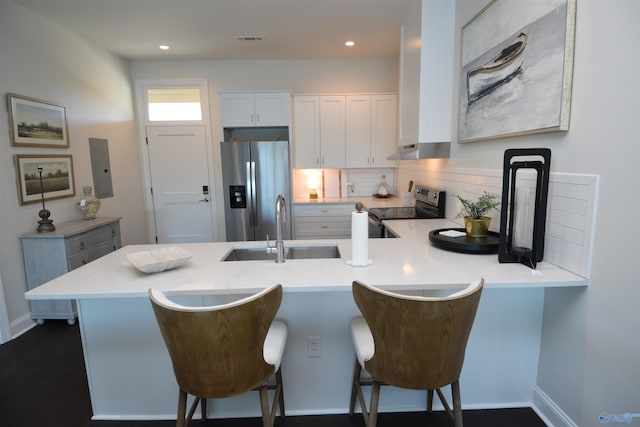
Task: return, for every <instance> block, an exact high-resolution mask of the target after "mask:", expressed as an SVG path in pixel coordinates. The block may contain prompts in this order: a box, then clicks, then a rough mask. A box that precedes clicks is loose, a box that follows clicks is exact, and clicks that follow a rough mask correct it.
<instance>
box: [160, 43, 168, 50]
mask: <svg viewBox="0 0 640 427" xmlns="http://www.w3.org/2000/svg"><path fill="white" fill-rule="evenodd" d="M158 47H159V48H160V49H162V50H169V49H170V48H169V46H167V45H166V44H161V45H160V46H158Z"/></svg>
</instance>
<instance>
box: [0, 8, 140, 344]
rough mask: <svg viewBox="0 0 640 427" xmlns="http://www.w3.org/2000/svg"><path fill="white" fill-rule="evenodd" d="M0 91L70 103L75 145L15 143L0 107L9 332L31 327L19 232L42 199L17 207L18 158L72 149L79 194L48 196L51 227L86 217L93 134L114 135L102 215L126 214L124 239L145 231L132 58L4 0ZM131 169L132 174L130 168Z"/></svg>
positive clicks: (2, 254) (0, 254)
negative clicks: (109, 192)
mask: <svg viewBox="0 0 640 427" xmlns="http://www.w3.org/2000/svg"><path fill="white" fill-rule="evenodd" d="M0 40H2V43H1V44H0V58H2V60H1V61H0V76H2V77H1V78H0V94H1V95H2V98H3V104H4V96H5V94H6V93H7V92H12V93H17V94H20V95H25V96H30V97H34V98H39V99H44V100H48V101H52V102H55V103H59V104H62V105H65V106H66V107H67V119H68V124H69V139H70V148H68V149H49V148H35V147H11V145H10V141H9V118H8V113H7V108H6V107H5V108H2V109H0V165H2V167H0V176H1V177H2V179H0V196H1V200H2V203H0V218H1V219H2V226H1V227H0V242H1V244H0V271H1V272H2V284H3V287H4V299H5V302H6V306H7V312H8V318H9V322H10V324H11V331H12V332H11V333H12V335H15V334H16V333H20V332H21V331H22V330H24V328H26V327H29V326H30V325H31V320H30V319H29V315H28V314H29V306H28V304H27V302H26V301H25V299H24V295H23V294H24V292H25V291H26V282H25V276H24V268H23V264H22V250H21V246H20V240H19V238H18V236H19V235H21V234H23V233H31V232H34V231H35V230H36V226H37V220H38V219H39V217H38V211H39V210H40V208H41V207H40V205H39V204H31V205H24V206H19V204H18V195H17V188H16V174H15V168H14V165H13V156H14V155H16V154H71V155H72V156H73V163H74V172H75V187H76V196H75V197H73V198H65V199H59V200H55V201H50V202H47V204H46V205H47V209H49V210H50V211H51V218H52V219H53V220H54V225H55V224H57V223H61V222H64V221H69V220H73V219H81V218H82V214H81V212H80V210H79V209H78V207H77V206H76V203H77V201H78V200H79V199H80V197H81V195H82V186H84V185H92V182H93V178H92V175H91V163H90V158H89V142H88V140H89V138H90V137H95V138H105V139H108V140H109V152H110V158H111V167H112V176H113V186H114V197H112V198H107V199H103V200H102V208H101V209H100V212H99V215H100V216H122V217H123V220H122V223H121V229H122V236H123V242H124V244H131V243H140V242H144V241H145V240H146V236H145V235H144V230H145V227H144V211H143V205H142V202H141V200H142V185H141V176H140V174H138V173H137V172H136V171H138V170H139V153H138V145H137V142H136V132H135V122H134V114H133V102H132V96H131V82H130V77H129V63H128V61H124V60H122V59H121V58H119V57H117V56H114V55H112V54H110V53H108V52H107V51H105V50H104V49H102V48H99V47H97V46H95V45H92V44H91V43H89V42H88V41H87V40H85V39H83V38H81V37H78V36H77V35H75V34H73V33H71V32H69V31H68V30H66V29H65V28H62V27H60V26H59V25H56V24H54V23H52V22H51V21H49V20H47V19H44V18H42V17H41V16H39V15H37V14H34V13H33V12H30V11H28V10H26V9H25V8H23V7H22V6H19V5H17V4H15V3H14V2H12V1H2V2H0ZM132 171H133V172H132Z"/></svg>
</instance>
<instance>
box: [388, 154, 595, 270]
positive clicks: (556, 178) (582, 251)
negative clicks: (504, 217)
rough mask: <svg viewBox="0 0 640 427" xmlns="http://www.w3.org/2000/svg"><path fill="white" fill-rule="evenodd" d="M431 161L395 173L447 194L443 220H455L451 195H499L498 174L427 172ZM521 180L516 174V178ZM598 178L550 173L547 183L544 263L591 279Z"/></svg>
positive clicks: (483, 171)
mask: <svg viewBox="0 0 640 427" xmlns="http://www.w3.org/2000/svg"><path fill="white" fill-rule="evenodd" d="M431 164H432V163H430V161H412V162H402V164H401V165H400V167H399V168H398V170H397V171H396V181H397V183H398V185H400V186H404V185H405V183H408V182H409V180H410V179H412V180H414V181H415V183H416V184H428V185H432V186H434V187H438V188H439V189H441V190H445V191H447V193H448V194H447V209H446V217H447V218H448V219H451V220H452V221H456V222H457V223H459V224H462V219H459V218H455V216H456V215H457V213H458V209H459V202H458V201H457V200H456V199H455V196H456V195H458V194H460V195H461V196H462V197H465V198H475V197H478V196H480V195H481V194H482V192H483V191H487V192H490V193H495V194H502V170H496V169H464V168H447V169H443V168H442V167H440V166H439V165H438V167H436V168H432V167H429V165H431ZM519 176H520V175H519ZM598 186H599V176H598V175H588V174H564V173H552V174H551V175H550V178H549V196H548V203H547V223H546V230H545V252H544V260H545V261H547V262H550V263H552V264H555V265H557V266H559V267H561V268H564V269H566V270H568V271H571V272H573V273H575V274H579V275H581V276H583V277H589V274H590V265H591V256H592V245H593V240H592V236H593V230H594V227H595V221H596V206H597V197H598ZM492 217H493V218H494V219H493V221H492V226H491V229H492V230H499V229H500V214H499V213H497V212H496V213H495V215H492Z"/></svg>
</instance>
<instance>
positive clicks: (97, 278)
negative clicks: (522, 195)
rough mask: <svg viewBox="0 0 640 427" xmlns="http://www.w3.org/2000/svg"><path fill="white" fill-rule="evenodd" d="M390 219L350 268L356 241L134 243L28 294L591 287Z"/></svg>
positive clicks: (442, 223)
mask: <svg viewBox="0 0 640 427" xmlns="http://www.w3.org/2000/svg"><path fill="white" fill-rule="evenodd" d="M390 223H391V224H388V225H389V226H390V227H391V228H392V229H393V230H394V231H395V232H396V233H398V234H399V235H400V236H401V238H397V239H370V240H369V257H370V258H371V259H372V261H373V264H372V265H370V266H368V267H351V266H349V265H347V264H346V260H347V259H348V258H350V257H351V240H350V239H338V240H292V241H286V242H285V246H304V245H314V244H315V245H318V244H327V243H335V244H337V246H338V248H339V250H340V253H341V256H342V257H341V258H339V259H312V260H287V261H286V262H285V263H282V264H276V263H275V262H273V261H234V262H223V261H221V260H222V258H223V257H224V256H225V255H226V254H227V253H228V252H229V251H230V250H231V249H232V248H234V247H243V248H244V247H265V242H219V243H190V244H175V245H129V246H125V247H122V248H120V249H119V250H117V251H115V252H113V253H111V254H108V255H106V256H104V257H102V258H99V259H97V260H95V261H93V262H91V263H89V264H87V265H85V266H82V267H80V268H78V269H75V270H73V271H71V272H69V273H66V274H64V275H63V276H60V277H58V278H56V279H54V280H51V281H50V282H47V283H45V284H43V285H41V286H39V287H37V288H35V289H32V290H30V291H28V292H27V293H26V294H25V296H26V298H27V299H28V300H32V299H34V300H35V299H94V298H133V297H146V295H147V290H148V289H149V288H151V287H155V288H159V289H161V290H163V291H168V292H169V293H171V294H183V295H190V294H249V293H253V292H257V291H259V290H261V289H264V288H265V287H268V286H271V285H272V284H274V283H281V284H282V285H283V287H284V291H285V292H322V291H350V290H351V283H352V282H353V281H354V280H361V281H365V282H367V283H370V284H372V285H375V286H380V287H382V288H386V289H389V290H393V289H395V290H424V289H443V288H458V287H460V286H462V285H464V284H467V283H469V282H471V281H472V280H474V279H476V278H478V277H484V278H485V287H487V288H504V287H509V288H519V287H524V288H526V287H567V286H587V284H588V281H587V279H585V278H583V277H581V276H578V275H576V274H573V273H570V272H568V271H565V270H563V269H561V268H559V267H556V266H554V265H552V264H549V263H547V262H541V263H539V264H538V268H537V269H536V270H531V269H530V268H528V267H525V266H524V265H521V264H500V263H499V262H498V257H497V255H495V254H494V255H469V254H461V253H456V252H450V251H445V250H442V249H438V248H436V247H433V246H432V245H431V243H430V242H429V239H428V232H429V230H432V229H436V228H447V227H452V228H453V227H458V224H456V223H454V222H451V221H448V220H445V219H442V220H440V219H438V220H433V219H432V220H397V221H390ZM161 246H178V247H181V248H183V249H185V250H187V251H188V252H190V253H191V254H192V255H193V257H192V258H191V259H190V260H189V261H188V262H187V263H186V264H184V265H183V266H181V267H178V268H176V269H173V270H168V271H164V272H161V273H154V274H145V273H142V272H140V271H138V270H136V269H135V268H134V267H133V266H132V265H131V264H130V263H129V262H128V261H127V257H126V255H127V254H129V253H134V252H140V251H145V250H150V249H154V248H158V247H161Z"/></svg>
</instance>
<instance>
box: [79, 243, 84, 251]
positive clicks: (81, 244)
mask: <svg viewBox="0 0 640 427" xmlns="http://www.w3.org/2000/svg"><path fill="white" fill-rule="evenodd" d="M80 250H81V251H84V242H80Z"/></svg>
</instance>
